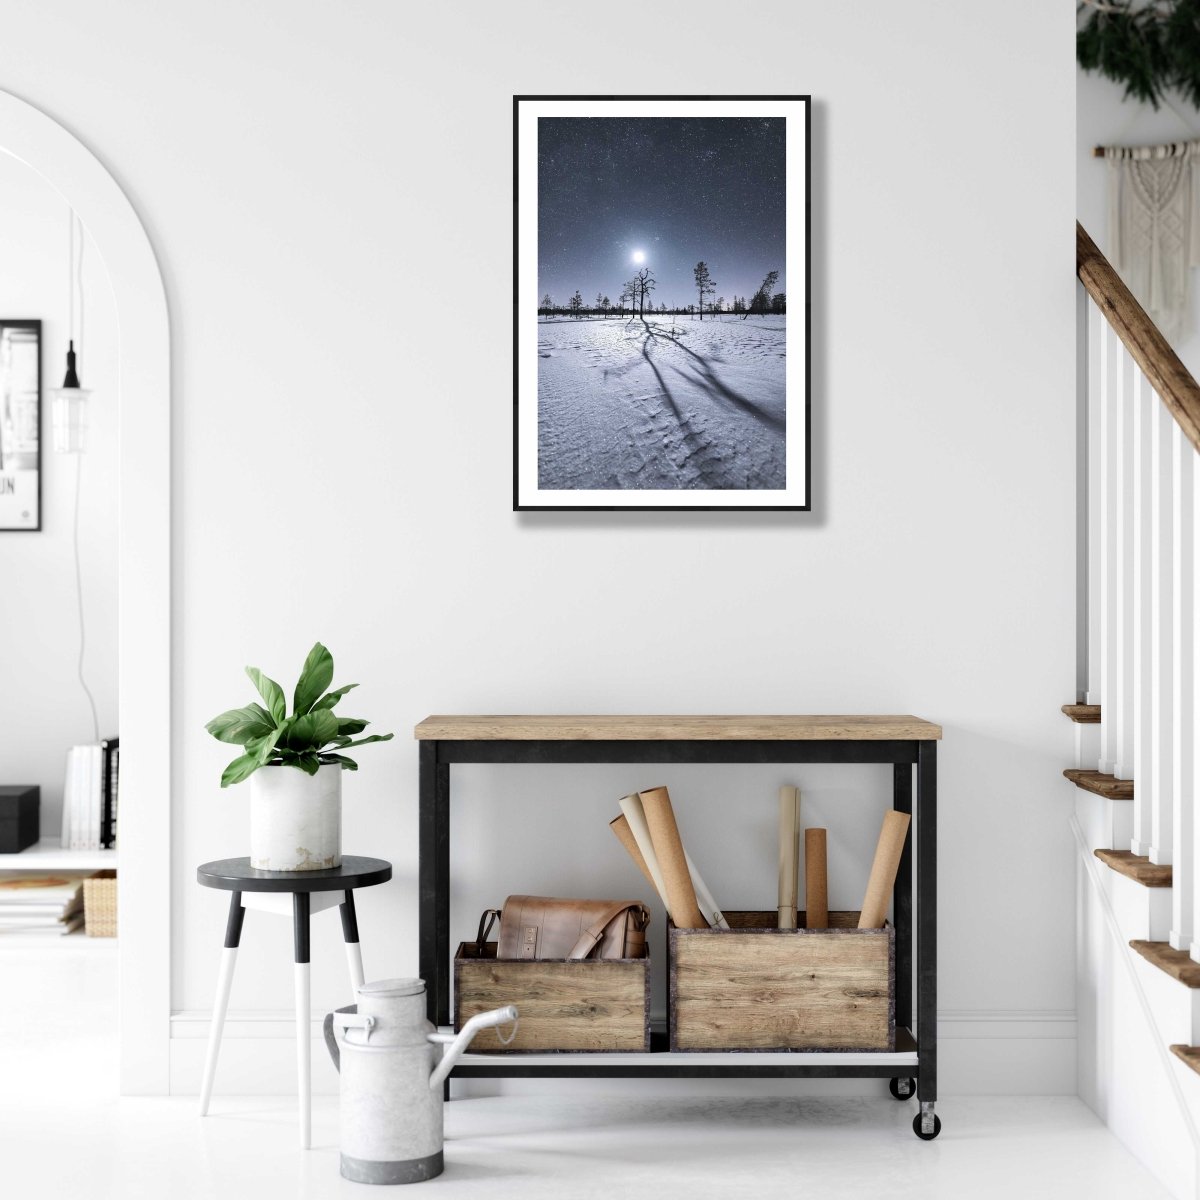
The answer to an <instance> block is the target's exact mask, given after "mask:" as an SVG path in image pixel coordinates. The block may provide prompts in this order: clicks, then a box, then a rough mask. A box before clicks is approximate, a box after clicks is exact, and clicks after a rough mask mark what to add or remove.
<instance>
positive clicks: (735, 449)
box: [517, 101, 806, 507]
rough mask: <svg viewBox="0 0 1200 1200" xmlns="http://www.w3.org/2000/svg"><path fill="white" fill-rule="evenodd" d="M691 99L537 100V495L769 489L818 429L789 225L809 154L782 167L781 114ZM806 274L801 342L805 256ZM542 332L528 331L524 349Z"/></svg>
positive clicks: (637, 497) (665, 501)
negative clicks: (585, 108) (571, 106)
mask: <svg viewBox="0 0 1200 1200" xmlns="http://www.w3.org/2000/svg"><path fill="white" fill-rule="evenodd" d="M596 107H597V108H599V109H600V111H603V106H596ZM611 107H614V108H615V107H617V106H615V105H613V106H611ZM620 107H622V108H624V107H625V106H620ZM643 107H644V106H643ZM796 107H797V108H798V109H799V114H798V115H796V116H793V117H792V118H791V119H792V120H793V122H799V123H802V122H803V117H804V110H803V107H802V106H796ZM691 108H692V109H693V110H694V111H695V112H696V113H697V114H698V115H695V116H678V115H664V116H642V115H625V114H624V113H623V112H619V113H617V114H614V115H611V116H610V115H591V114H590V113H589V115H586V116H585V115H580V116H574V115H563V116H557V115H552V116H547V115H539V116H538V117H537V119H536V264H535V265H534V269H535V270H536V275H535V277H531V278H528V279H523V280H522V281H521V282H522V286H520V287H519V289H518V307H519V311H518V314H517V320H518V323H519V324H520V325H521V326H522V328H524V329H525V332H526V333H527V332H528V323H530V322H532V321H533V320H534V319H536V489H537V492H538V493H539V494H540V495H542V496H545V495H548V494H551V493H610V495H609V496H607V497H603V498H601V499H600V500H599V501H598V502H597V503H598V506H608V505H612V506H620V507H637V506H638V505H639V503H640V502H643V501H644V500H645V499H647V498H648V499H650V500H652V501H653V504H654V505H655V506H672V507H673V506H676V505H677V504H679V501H678V500H677V499H676V497H680V496H685V495H688V494H690V496H689V499H688V500H685V501H684V503H683V504H682V505H680V506H697V501H698V502H699V505H703V506H708V505H709V504H711V503H712V499H711V494H712V493H721V497H720V499H719V502H718V503H719V506H721V507H726V506H733V507H751V506H758V505H762V506H772V507H774V506H776V505H779V504H780V498H781V497H785V498H787V499H786V500H785V504H788V505H790V504H791V503H793V502H794V498H795V495H796V489H795V488H794V487H793V488H792V489H789V484H793V485H795V484H798V483H799V484H801V485H802V484H803V479H802V478H801V479H794V478H793V479H790V478H789V469H790V468H791V469H793V470H794V472H795V474H796V475H798V476H801V477H802V476H803V475H804V470H805V463H804V458H803V455H802V454H801V455H799V456H797V455H796V454H792V455H789V452H788V451H789V447H788V440H789V435H792V434H794V436H795V437H796V439H797V441H799V442H800V443H801V444H802V443H803V440H804V438H805V434H806V430H805V420H804V418H805V397H804V395H803V390H804V384H803V374H800V376H799V378H797V377H796V375H795V374H792V375H791V379H792V381H793V387H794V389H795V390H796V391H797V392H799V393H800V394H799V395H798V396H797V397H795V400H794V402H793V405H792V407H791V409H790V410H789V399H790V397H789V370H788V356H789V350H790V346H789V304H788V292H789V288H788V272H787V268H788V262H789V260H788V251H789V235H790V236H791V237H794V238H795V239H796V240H797V241H799V242H801V243H802V242H803V240H804V228H803V225H802V224H801V225H799V227H798V228H796V229H794V230H791V231H789V228H788V214H789V206H788V192H789V186H790V187H793V188H795V189H797V190H798V192H799V193H800V195H799V196H798V197H796V198H797V199H799V201H800V204H801V209H800V211H801V212H803V207H802V206H803V200H804V196H803V193H804V188H805V177H804V166H805V164H804V162H803V161H802V162H800V163H798V164H796V165H795V169H794V171H793V174H792V176H791V177H790V179H789V174H788V169H789V163H788V151H789V145H791V146H792V147H793V148H794V147H795V142H794V141H793V142H791V143H789V138H788V129H787V125H788V117H787V116H784V115H751V116H741V115H723V107H719V106H716V105H712V104H708V103H707V102H704V101H697V102H693V104H692V105H691ZM777 108H778V106H777ZM710 109H713V110H715V111H716V112H717V113H722V115H711V116H710V115H707V112H708V110H710ZM800 153H801V155H803V143H802V142H801V143H800ZM531 158H532V156H530V158H527V159H526V162H527V164H528V165H532V162H531ZM793 211H794V209H793ZM799 249H800V250H801V252H803V249H804V248H803V246H800V247H799ZM793 258H795V256H793ZM799 262H800V264H801V266H802V265H803V262H804V259H803V257H800V259H799ZM521 264H522V265H521V269H522V270H525V271H528V270H529V269H530V267H529V260H528V258H524V259H522V260H521ZM534 278H536V287H535V288H532V287H529V286H527V285H528V284H532V283H533V281H534ZM797 289H798V291H797V297H796V300H797V303H796V309H795V311H796V314H797V315H796V316H794V317H793V321H795V322H796V325H797V332H798V334H799V338H800V339H801V344H800V346H799V351H800V353H801V355H803V352H804V349H805V348H804V346H803V341H802V339H803V334H804V310H805V281H804V279H803V276H802V273H801V277H800V278H798V279H797ZM534 292H536V295H534ZM530 297H532V300H531V299H530ZM522 300H524V302H525V304H526V305H528V304H531V303H532V305H533V306H534V307H535V311H533V312H531V311H520V307H521V301H522ZM530 344H531V343H528V342H523V337H522V334H521V332H520V331H518V357H520V356H521V353H522V347H523V345H524V346H525V347H526V348H527V347H528V346H529V345H530ZM519 374H520V375H521V377H522V378H528V376H529V374H531V372H529V371H528V370H527V364H526V370H524V371H521V372H519ZM531 399H532V397H530V396H529V395H528V394H524V395H521V396H520V399H519V403H520V404H521V405H524V406H525V407H526V409H528V408H529V407H530V401H531ZM789 416H790V417H791V420H789ZM793 425H794V426H795V428H793ZM526 469H527V468H526ZM625 494H627V495H625ZM564 502H565V503H566V504H571V503H573V501H572V499H571V498H570V497H567V498H566V499H565V501H564ZM799 503H800V504H802V503H803V499H801V500H800V501H799ZM780 506H783V505H780Z"/></svg>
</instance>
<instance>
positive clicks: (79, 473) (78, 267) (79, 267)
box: [67, 211, 100, 744]
mask: <svg viewBox="0 0 1200 1200" xmlns="http://www.w3.org/2000/svg"><path fill="white" fill-rule="evenodd" d="M77 229H78V234H79V253H78V257H76V252H75V240H76V237H75V235H76V230H77ZM67 279H68V291H69V293H70V314H71V315H70V322H69V325H70V334H71V338H72V340H74V335H75V284H76V282H78V284H79V349H78V350H77V351H76V352H75V358H76V362H77V363H80V362H82V361H83V224H82V222H81V221H80V220H79V218H78V217H77V216H76V215H75V213H74V211H72V212H71V262H70V266H69V269H68V271H67ZM82 491H83V453H82V451H79V452H77V453H76V455H75V520H74V531H73V539H72V541H73V549H74V555H75V599H76V603H77V607H78V610H79V661H78V662H77V663H76V667H75V672H76V674H77V675H78V676H79V686H80V687H81V688H83V694H84V695H85V696H86V697H87V702H88V707H89V708H90V709H91V710H92V734H93V741H94V742H96V743H97V744H98V743H99V741H100V718H99V716H98V715H97V713H96V698H95V696H93V695H92V689H91V688H90V687H88V684H87V680H86V679H85V678H84V674H83V660H84V654H85V652H86V650H87V626H86V623H85V621H84V609H83V564H82V562H81V561H80V557H79V498H80V493H81V492H82Z"/></svg>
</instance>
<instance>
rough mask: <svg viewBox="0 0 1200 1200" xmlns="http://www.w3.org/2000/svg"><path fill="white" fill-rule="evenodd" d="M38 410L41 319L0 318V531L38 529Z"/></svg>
mask: <svg viewBox="0 0 1200 1200" xmlns="http://www.w3.org/2000/svg"><path fill="white" fill-rule="evenodd" d="M31 360H32V361H31ZM30 385H32V387H31V386H30ZM42 413H43V405H42V322H41V321H40V320H32V319H14V318H8V317H0V533H38V532H40V531H41V528H42V443H43V436H42V426H43V424H44V421H43V415H42Z"/></svg>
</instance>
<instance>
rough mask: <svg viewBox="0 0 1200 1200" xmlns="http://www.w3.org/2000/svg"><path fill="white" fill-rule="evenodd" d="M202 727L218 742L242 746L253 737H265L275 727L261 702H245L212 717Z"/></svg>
mask: <svg viewBox="0 0 1200 1200" xmlns="http://www.w3.org/2000/svg"><path fill="white" fill-rule="evenodd" d="M204 728H205V729H207V730H208V732H209V733H211V734H212V735H213V737H215V738H216V739H217V740H218V741H220V742H230V743H232V744H233V745H235V746H244V745H246V744H247V743H248V742H251V741H253V740H254V739H255V738H261V737H266V735H267V734H268V733H270V732H271V730H272V729H274V728H275V722H274V721H272V720H271V714H270V713H269V712H267V710H266V709H265V708H263V706H262V705H261V704H247V705H246V706H245V707H244V708H231V709H230V710H229V711H228V712H223V713H222V714H221V715H220V716H219V717H213V719H212V720H211V721H209V723H208V724H207V725H205V727H204Z"/></svg>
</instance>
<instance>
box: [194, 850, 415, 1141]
mask: <svg viewBox="0 0 1200 1200" xmlns="http://www.w3.org/2000/svg"><path fill="white" fill-rule="evenodd" d="M391 877H392V864H391V863H389V862H385V861H384V860H383V859H382V858H356V857H354V856H352V855H346V856H345V857H344V858H343V859H342V865H341V866H340V867H331V868H330V869H329V870H327V871H258V870H255V868H253V867H252V866H251V865H250V859H249V858H222V859H218V860H217V861H216V862H209V863H205V864H204V865H203V866H201V867H197V869H196V879H197V880H198V881H199V882H200V883H201V884H202V885H203V886H204V887H211V888H222V889H224V890H225V891H227V892H229V893H230V896H229V922H228V924H227V925H226V926H225V949H224V950H223V951H222V952H221V970H220V974H219V975H218V978H217V997H216V1000H215V1001H214V1002H213V1016H212V1027H211V1029H210V1030H209V1034H208V1053H207V1055H206V1056H205V1059H204V1083H203V1085H202V1087H201V1089H200V1115H201V1116H204V1115H205V1113H207V1112H208V1102H209V1100H210V1099H211V1097H212V1086H213V1077H214V1076H215V1075H216V1073H217V1055H218V1054H219V1053H220V1049H221V1030H222V1029H223V1028H224V1025H225V1013H226V1011H227V1009H228V1008H229V991H230V988H231V986H232V984H233V968H234V964H235V963H236V961H237V951H238V942H239V941H241V936H242V919H243V918H244V917H245V915H246V909H247V908H257V909H262V910H264V911H266V912H273V913H278V914H281V915H284V914H286V913H287V912H288V911H289V910H290V911H291V913H292V924H293V931H294V936H295V944H296V966H295V982H296V1073H297V1075H298V1076H299V1090H300V1145H301V1147H302V1148H304V1149H305V1150H307V1149H308V1147H309V1145H310V1143H311V1141H312V1095H311V1091H312V1079H311V1070H312V1061H311V1058H310V1053H311V1045H310V1029H311V1023H312V1006H311V1000H310V990H309V955H308V922H309V917H310V916H311V915H312V914H313V913H314V912H320V911H321V910H322V909H324V908H332V907H333V906H334V905H335V904H337V905H340V906H341V910H342V934H343V936H344V937H345V939H346V957H347V959H348V960H349V963H350V983H351V987H352V989H353V988H357V987H359V986H361V985H362V983H363V968H362V950H361V948H360V946H359V943H358V918H357V916H356V915H355V912H354V889H355V888H360V887H371V886H372V885H373V884H376V883H386V882H387V881H388V880H389V879H391ZM289 893H290V895H291V903H290V904H289V903H288V898H287V896H288V894H289Z"/></svg>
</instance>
